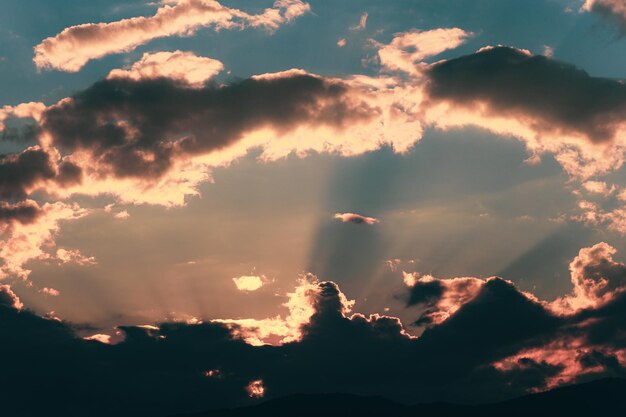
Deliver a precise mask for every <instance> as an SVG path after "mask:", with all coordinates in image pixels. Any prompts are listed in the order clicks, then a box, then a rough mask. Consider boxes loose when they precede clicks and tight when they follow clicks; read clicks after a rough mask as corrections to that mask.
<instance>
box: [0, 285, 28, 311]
mask: <svg viewBox="0 0 626 417" xmlns="http://www.w3.org/2000/svg"><path fill="white" fill-rule="evenodd" d="M0 306H7V307H11V308H15V309H17V310H21V309H22V308H24V304H22V302H21V301H20V299H19V297H18V296H17V295H15V293H14V292H13V290H12V289H11V287H10V286H8V285H4V284H0Z"/></svg>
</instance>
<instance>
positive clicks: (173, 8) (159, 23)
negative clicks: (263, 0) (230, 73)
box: [33, 0, 310, 72]
mask: <svg viewBox="0 0 626 417" xmlns="http://www.w3.org/2000/svg"><path fill="white" fill-rule="evenodd" d="M309 10H310V6H309V5H308V4H307V3H303V2H302V1H300V0H277V1H276V2H275V3H274V7H273V8H268V9H266V10H265V11H264V12H263V13H261V14H258V15H251V14H248V13H246V12H243V11H241V10H238V9H233V8H229V7H226V6H223V5H222V4H220V3H219V2H217V1H215V0H168V1H163V2H161V3H160V7H159V8H158V10H157V11H156V13H155V15H154V16H149V17H144V16H141V17H133V18H129V19H123V20H120V21H116V22H111V23H86V24H81V25H77V26H71V27H68V28H66V29H64V30H63V31H62V32H61V33H59V34H58V35H56V36H54V37H49V38H46V39H44V40H43V41H42V42H41V43H40V44H39V45H37V46H35V57H34V59H33V60H34V62H35V64H36V65H37V68H53V69H58V70H62V71H69V72H77V71H79V70H80V69H81V68H82V67H83V66H84V65H85V64H86V63H87V62H89V61H90V60H93V59H98V58H102V57H104V56H106V55H110V54H115V53H122V52H129V51H132V50H133V49H135V48H136V47H138V46H140V45H143V44H145V43H148V42H150V41H151V40H153V39H157V38H162V37H169V36H190V35H192V34H194V32H196V31H197V30H199V29H201V28H205V27H213V28H214V29H215V30H221V29H234V28H238V29H241V28H244V27H261V28H265V29H268V30H276V29H278V27H279V26H280V25H283V24H285V23H288V22H290V21H291V20H293V19H295V18H297V17H298V16H300V15H302V14H304V13H306V12H308V11H309Z"/></svg>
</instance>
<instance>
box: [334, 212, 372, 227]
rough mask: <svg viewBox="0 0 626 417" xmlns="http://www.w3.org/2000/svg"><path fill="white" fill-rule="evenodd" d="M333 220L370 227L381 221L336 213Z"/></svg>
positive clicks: (357, 215) (354, 214)
mask: <svg viewBox="0 0 626 417" xmlns="http://www.w3.org/2000/svg"><path fill="white" fill-rule="evenodd" d="M333 218H335V219H338V220H341V221H342V222H344V223H354V224H369V225H372V224H376V223H380V220H378V219H377V218H375V217H367V216H363V215H360V214H356V213H335V215H334V216H333Z"/></svg>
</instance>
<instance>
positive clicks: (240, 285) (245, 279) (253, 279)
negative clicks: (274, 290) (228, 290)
mask: <svg viewBox="0 0 626 417" xmlns="http://www.w3.org/2000/svg"><path fill="white" fill-rule="evenodd" d="M233 282H234V283H235V286H236V287H237V289H238V290H239V291H256V290H258V289H259V288H261V287H262V286H264V285H266V284H268V283H269V282H270V280H269V279H267V278H266V277H265V275H242V276H240V277H236V278H233Z"/></svg>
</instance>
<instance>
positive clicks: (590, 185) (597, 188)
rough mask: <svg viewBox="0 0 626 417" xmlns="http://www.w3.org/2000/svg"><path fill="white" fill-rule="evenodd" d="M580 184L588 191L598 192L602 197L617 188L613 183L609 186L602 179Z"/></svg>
mask: <svg viewBox="0 0 626 417" xmlns="http://www.w3.org/2000/svg"><path fill="white" fill-rule="evenodd" d="M582 186H583V188H584V189H585V190H587V191H588V192H589V193H592V194H600V195H602V196H604V197H608V196H610V195H611V194H613V193H614V192H615V191H616V190H617V188H616V187H615V185H612V186H610V187H609V185H608V184H607V183H606V182H604V181H585V182H584V183H583V184H582Z"/></svg>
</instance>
